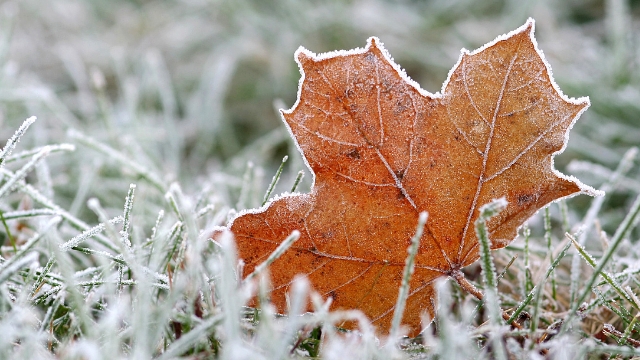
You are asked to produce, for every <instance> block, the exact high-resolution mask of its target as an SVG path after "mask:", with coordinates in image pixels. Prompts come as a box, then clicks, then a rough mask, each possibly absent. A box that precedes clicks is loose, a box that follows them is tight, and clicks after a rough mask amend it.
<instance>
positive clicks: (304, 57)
mask: <svg viewBox="0 0 640 360" xmlns="http://www.w3.org/2000/svg"><path fill="white" fill-rule="evenodd" d="M294 56H295V59H296V61H297V62H298V64H300V66H301V67H302V68H304V67H305V66H307V65H308V64H310V63H312V62H313V61H314V54H313V53H311V52H310V51H309V50H307V49H306V48H305V47H304V46H300V47H299V48H298V50H296V52H295V54H294Z"/></svg>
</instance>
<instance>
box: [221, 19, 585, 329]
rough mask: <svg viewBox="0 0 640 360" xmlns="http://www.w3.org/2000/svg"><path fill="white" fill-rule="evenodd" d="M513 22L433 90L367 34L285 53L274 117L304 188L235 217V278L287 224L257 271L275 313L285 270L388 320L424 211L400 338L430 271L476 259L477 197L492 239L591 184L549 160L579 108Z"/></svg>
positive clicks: (416, 325) (466, 55)
mask: <svg viewBox="0 0 640 360" xmlns="http://www.w3.org/2000/svg"><path fill="white" fill-rule="evenodd" d="M533 29H534V22H533V20H532V19H529V20H528V21H527V23H526V24H524V25H523V26H522V27H520V28H519V29H517V30H515V31H513V32H511V33H509V34H507V35H503V36H501V37H498V38H497V39H496V40H494V41H493V42H491V43H489V44H487V45H485V46H484V47H482V48H480V49H478V50H476V51H474V52H471V53H470V52H468V51H466V50H463V51H462V55H461V57H460V59H459V61H458V63H457V64H456V65H455V66H454V68H453V69H452V70H451V72H450V73H449V78H448V80H447V81H446V82H445V83H444V85H443V87H442V91H441V93H437V94H430V93H428V92H426V91H425V90H422V89H421V88H420V87H419V86H418V85H417V84H416V83H415V82H413V81H412V80H410V79H409V78H408V77H407V76H406V75H405V73H404V71H402V70H401V69H400V67H399V66H398V65H396V64H395V63H394V62H393V60H392V58H391V57H390V55H389V54H388V53H387V51H386V50H385V49H384V48H383V47H382V44H381V43H380V41H379V40H378V39H377V38H375V37H372V38H370V39H369V40H368V43H367V46H366V47H365V48H364V49H356V50H351V51H339V52H332V53H327V54H321V55H316V54H314V53H312V52H310V51H308V50H306V49H304V48H300V49H299V50H298V51H297V52H296V59H297V62H298V64H299V66H300V69H301V73H302V79H301V81H300V87H299V91H298V100H297V102H296V104H295V105H294V106H293V108H292V109H291V110H288V111H283V112H282V114H283V117H284V121H285V123H286V125H287V126H288V128H289V130H290V132H291V134H292V136H293V138H294V140H295V141H296V143H297V144H298V146H299V149H300V152H301V153H302V156H303V158H304V159H305V161H306V163H307V165H308V167H309V169H310V170H311V171H312V173H313V174H315V178H314V184H313V186H312V189H311V193H309V194H285V195H282V196H279V197H277V198H276V199H274V200H273V201H271V202H270V203H268V204H267V205H266V206H264V207H262V208H260V209H257V210H251V211H247V212H242V213H240V214H239V215H238V216H237V217H236V218H235V219H234V220H232V221H231V222H230V224H229V225H228V228H229V229H230V230H231V231H232V232H233V234H234V235H235V238H236V241H237V246H238V251H239V254H240V257H241V258H243V259H244V262H245V264H246V266H245V267H244V271H245V275H246V274H248V273H250V272H252V271H253V270H254V268H255V266H257V265H258V264H260V263H261V262H263V261H264V260H265V259H266V258H267V256H268V255H269V254H270V253H271V252H272V251H274V250H275V249H276V247H277V246H278V245H279V244H280V243H281V242H282V240H283V239H285V238H286V237H287V236H288V235H289V234H290V233H291V232H292V231H293V230H299V231H300V233H301V236H300V239H299V240H298V241H297V242H296V243H295V244H294V245H293V246H292V247H291V248H290V249H289V250H288V251H287V252H285V253H284V254H283V255H282V257H280V258H279V259H278V260H276V261H275V262H274V263H273V264H272V265H271V267H270V273H271V276H272V282H273V292H272V295H271V296H272V298H271V300H272V302H273V303H274V304H275V306H276V307H277V308H278V309H279V310H280V311H282V312H284V311H285V308H286V298H285V294H286V292H287V290H288V287H289V286H290V285H291V284H292V281H293V278H294V276H295V275H296V274H305V275H306V276H307V277H308V278H309V280H310V281H311V283H312V284H313V286H314V288H315V290H316V291H318V292H319V293H320V294H322V295H324V296H327V297H332V298H333V305H332V308H334V309H340V308H344V309H354V308H355V309H360V310H362V311H363V312H364V313H365V314H366V315H367V316H369V318H370V319H371V320H372V322H373V323H374V324H376V325H377V326H378V327H379V328H380V329H381V330H382V331H383V332H384V331H386V330H388V328H389V324H390V322H391V318H392V316H393V310H394V306H395V303H396V298H397V294H398V288H399V285H400V283H401V280H402V272H403V268H404V264H405V257H406V254H407V247H408V246H409V243H410V239H411V237H412V235H413V234H414V233H415V229H416V224H417V221H418V215H419V213H420V212H422V211H426V212H428V214H429V219H428V221H427V224H426V226H425V229H424V234H423V236H422V238H421V242H420V247H419V251H418V254H417V256H416V259H415V272H414V274H413V277H412V278H411V282H410V292H409V296H408V300H407V304H406V309H405V313H404V316H403V324H404V325H406V326H408V328H409V330H410V333H409V335H412V336H413V335H417V334H418V333H419V331H420V329H421V326H420V315H421V313H422V312H424V311H426V312H428V313H429V315H430V316H431V318H433V315H434V311H435V310H434V309H435V308H436V305H435V299H436V294H435V289H434V280H436V279H438V278H440V277H442V276H451V275H453V274H455V273H457V275H459V270H460V269H461V268H463V267H464V266H467V265H469V264H471V263H473V262H475V261H476V260H477V259H478V257H479V255H478V241H477V239H476V234H475V232H474V230H473V229H474V226H473V225H474V221H475V220H476V219H477V217H478V212H479V208H480V206H482V205H483V204H486V203H488V202H490V201H491V200H492V199H496V198H501V197H504V198H505V199H506V200H507V201H508V205H507V207H506V208H505V209H504V210H503V211H502V212H501V213H500V214H498V215H497V216H495V217H493V218H492V219H491V220H489V221H488V224H487V226H488V229H489V235H490V238H491V240H492V248H493V249H497V248H501V247H504V246H506V245H507V244H508V243H509V242H510V241H512V240H513V239H514V238H515V237H516V232H517V229H518V227H519V226H520V225H522V223H523V222H524V221H525V220H526V219H528V218H529V217H530V216H531V215H533V214H534V213H535V212H536V211H538V210H539V209H540V208H542V207H544V206H545V205H547V204H549V203H550V202H552V201H554V200H557V199H560V198H564V197H567V196H570V195H573V194H577V193H587V194H591V195H595V194H597V191H595V190H593V189H592V188H590V187H588V186H586V185H583V184H581V183H580V182H579V181H578V180H577V179H575V178H573V177H567V176H564V175H562V174H560V173H559V172H558V171H556V170H555V169H554V168H553V156H554V155H555V154H557V153H559V152H561V151H562V150H563V149H564V147H565V145H566V141H567V135H568V131H569V129H570V128H571V126H572V125H573V123H574V122H575V120H576V119H577V118H578V116H579V115H580V114H581V113H582V112H583V111H584V110H585V109H586V108H587V107H588V106H589V101H588V99H587V98H580V99H570V98H568V97H566V96H564V95H563V94H562V93H561V91H560V90H559V88H558V87H557V86H556V85H555V83H554V81H553V80H552V78H551V71H550V68H549V66H548V64H547V63H546V62H545V60H544V58H543V57H542V53H541V52H540V51H539V50H538V49H537V45H536V42H535V39H534V37H533Z"/></svg>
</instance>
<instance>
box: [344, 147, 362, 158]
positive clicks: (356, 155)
mask: <svg viewBox="0 0 640 360" xmlns="http://www.w3.org/2000/svg"><path fill="white" fill-rule="evenodd" d="M347 156H348V157H350V158H352V159H360V152H359V151H358V149H353V150H351V151H349V152H348V153H347Z"/></svg>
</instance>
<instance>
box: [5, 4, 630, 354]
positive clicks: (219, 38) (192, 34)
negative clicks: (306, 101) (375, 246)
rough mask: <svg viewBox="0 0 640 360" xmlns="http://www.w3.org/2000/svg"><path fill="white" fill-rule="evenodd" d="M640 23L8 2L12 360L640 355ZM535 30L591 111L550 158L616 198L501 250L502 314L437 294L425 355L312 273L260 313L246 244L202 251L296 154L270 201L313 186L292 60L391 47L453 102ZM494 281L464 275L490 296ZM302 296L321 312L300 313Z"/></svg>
mask: <svg viewBox="0 0 640 360" xmlns="http://www.w3.org/2000/svg"><path fill="white" fill-rule="evenodd" d="M639 13H640V7H638V6H637V4H636V2H631V1H624V0H609V1H605V2H602V1H594V0H588V1H577V0H570V1H563V2H551V1H547V2H526V3H524V2H520V1H482V2H480V1H471V0H468V1H466V0H458V1H444V0H443V1H432V2H421V1H414V2H395V1H382V0H368V1H365V0H362V1H296V0H284V1H262V0H253V1H248V0H236V1H215V0H213V1H205V0H181V1H179V0H167V1H142V0H139V1H120V0H117V1H82V0H56V1H41V0H22V1H5V2H3V3H2V4H0V124H2V126H1V127H0V135H1V137H0V138H2V139H9V140H8V142H7V144H6V146H4V148H3V149H2V151H1V152H0V158H1V159H2V162H1V167H0V176H1V179H0V215H1V216H0V220H1V221H0V222H1V224H2V226H0V237H1V238H2V248H1V254H0V255H1V257H0V334H1V335H0V358H11V359H20V358H24V359H33V358H42V359H47V358H65V359H67V358H69V359H74V358H77V359H101V358H109V359H115V358H137V359H144V358H162V359H169V358H176V357H191V358H209V357H211V358H215V357H224V358H229V359H240V358H248V359H258V358H266V359H276V358H278V359H280V358H286V357H293V358H305V357H314V356H321V357H323V358H340V359H344V358H409V357H417V358H423V357H424V358H431V357H439V358H442V359H453V358H476V357H478V358H480V357H484V358H512V357H514V358H543V357H550V358H558V359H562V358H586V357H589V356H591V357H596V358H598V357H599V356H606V355H611V356H616V355H618V354H619V355H621V356H640V350H637V347H638V346H640V336H638V330H640V329H639V325H638V320H637V319H638V314H639V312H640V301H639V300H638V297H640V295H639V293H640V291H639V290H640V286H639V283H638V281H639V277H638V274H639V272H640V246H638V244H637V243H638V240H639V239H640V231H638V229H637V228H636V226H635V225H636V223H637V219H638V217H639V213H640V203H639V202H638V201H637V200H634V199H636V198H637V196H638V193H640V181H639V180H638V179H639V174H640V167H639V166H638V165H637V164H636V163H635V162H634V161H635V159H636V155H637V150H636V149H634V148H633V146H637V145H639V144H640V140H639V139H640V90H639V89H640V71H639V68H638V67H639V66H640V64H639V63H638V59H639V58H640V36H638V35H640V34H639V32H638V30H637V29H638V26H640V20H639V19H638V14H639ZM529 16H531V17H534V18H535V19H536V21H537V24H536V28H537V31H536V38H537V39H538V42H539V45H540V48H541V49H543V51H544V52H545V55H546V57H547V60H548V61H549V62H550V63H551V66H552V67H553V69H554V77H555V79H556V81H557V82H558V83H559V85H560V87H561V88H562V89H563V90H564V92H565V93H566V94H567V95H569V96H574V97H577V96H590V98H591V103H592V106H591V109H589V110H588V111H587V112H586V113H585V114H583V115H582V117H581V119H580V120H579V121H578V122H577V123H576V125H575V127H574V128H573V130H572V133H571V138H570V141H569V146H568V148H567V150H566V151H565V153H563V154H562V155H561V156H558V157H557V159H556V166H557V167H558V168H559V169H561V170H563V172H565V173H569V174H574V175H577V176H579V177H580V178H581V180H583V181H584V182H585V183H587V184H590V185H592V186H594V187H596V188H599V189H603V190H605V191H606V192H607V195H606V196H605V197H600V198H595V199H592V198H588V197H576V198H573V199H570V200H568V201H567V202H562V203H558V204H554V205H552V206H551V207H550V208H549V210H546V211H541V212H540V213H538V214H537V215H536V216H535V217H534V218H532V219H531V220H530V221H529V224H528V227H526V228H524V229H523V230H522V231H521V236H520V237H519V239H517V240H516V241H515V242H514V243H512V246H510V247H508V248H507V249H503V250H499V251H496V252H493V253H492V257H493V259H492V260H493V262H494V265H495V269H496V271H497V275H498V276H497V278H498V280H497V281H498V283H497V289H498V292H497V297H491V296H488V297H487V298H488V299H492V298H493V299H494V301H492V302H490V303H488V304H486V305H487V306H481V305H480V304H479V303H478V301H477V300H475V298H474V297H472V296H471V295H469V294H467V293H464V292H462V291H461V290H460V289H459V288H458V287H457V286H456V285H455V283H454V282H451V281H449V282H444V283H442V284H441V285H440V289H441V291H440V299H439V302H440V312H439V315H438V318H437V319H436V321H435V322H434V323H432V324H431V326H430V327H429V328H427V329H426V330H425V332H424V333H423V335H422V336H421V337H418V338H416V339H406V338H405V339H403V338H400V339H396V338H392V339H387V338H376V337H375V336H374V332H373V330H372V329H371V328H370V326H369V324H368V322H367V320H366V319H365V318H363V317H362V315H361V314H360V313H359V312H357V311H349V312H333V311H331V308H330V307H329V308H328V309H327V304H325V303H324V300H323V299H320V298H318V297H317V296H316V295H314V293H313V289H312V287H310V286H309V284H307V283H306V282H305V281H304V280H302V279H301V280H300V281H298V282H296V283H295V286H293V289H292V293H291V299H290V312H289V314H288V316H284V317H283V316H280V315H276V314H274V310H273V309H272V308H271V307H270V306H268V305H265V306H263V307H261V308H259V309H252V308H247V307H245V306H243V305H244V304H245V303H246V301H247V298H248V296H250V295H251V294H255V293H257V294H258V295H259V296H260V297H262V298H266V297H267V296H268V294H267V292H268V278H267V277H265V276H256V277H255V279H254V280H255V281H248V282H243V281H242V279H238V278H237V276H236V274H237V271H236V270H237V269H236V264H237V261H236V255H235V252H234V247H233V242H232V241H231V240H230V239H221V241H220V242H219V243H218V244H214V243H212V242H210V241H207V240H206V238H207V236H208V234H209V233H210V231H209V229H211V227H213V226H214V225H220V224H224V223H225V222H226V219H227V218H228V216H229V215H230V214H231V213H232V212H234V211H238V210H241V209H245V208H250V207H255V206H259V205H260V204H261V203H262V201H263V197H264V195H265V192H266V191H267V188H268V187H269V181H270V179H271V177H272V175H273V174H274V173H275V172H276V171H277V168H278V166H279V165H280V160H281V159H282V158H283V157H284V156H285V155H288V156H289V160H288V161H287V163H286V165H285V166H284V171H283V173H282V176H281V179H280V181H279V183H278V185H277V186H276V188H275V190H274V192H273V194H277V193H279V192H282V191H287V190H290V189H291V187H292V186H293V184H294V182H295V181H296V178H297V176H298V173H299V171H301V170H305V171H306V169H305V168H304V165H303V162H302V160H301V158H300V156H299V154H298V153H297V152H296V150H295V146H293V144H292V142H291V140H290V138H289V136H288V134H287V132H286V130H285V128H284V126H282V123H281V121H280V119H279V114H278V113H277V111H276V110H277V109H278V108H288V107H289V106H291V105H292V104H293V102H294V100H295V95H296V89H297V83H298V78H299V72H298V69H297V66H296V64H295V62H294V61H293V53H294V51H295V50H296V49H297V47H298V46H300V45H304V46H305V47H307V48H308V49H310V50H312V51H314V52H323V51H330V50H335V49H350V48H354V47H357V46H364V44H365V40H366V39H367V38H368V37H369V36H371V35H376V36H378V37H379V38H380V39H381V40H382V41H384V42H385V46H386V47H387V48H388V49H389V51H390V52H391V53H392V54H394V56H396V59H395V60H396V62H398V63H399V64H400V65H401V66H403V67H404V68H406V70H407V73H408V74H409V75H410V76H411V77H412V78H413V79H414V80H416V81H417V82H418V83H420V84H421V85H422V87H423V88H425V89H427V90H429V91H431V92H435V91H437V90H439V89H440V87H441V83H442V81H444V79H445V78H446V74H447V71H448V70H449V68H450V67H451V65H452V64H454V63H455V61H456V59H457V57H458V54H459V50H460V48H462V47H465V48H468V49H474V48H476V47H478V46H480V45H482V44H484V43H486V42H487V41H490V40H492V39H493V38H494V37H495V36H496V35H498V34H502V33H505V32H507V31H509V30H512V29H515V28H516V27H518V26H519V25H522V24H523V23H524V21H525V20H526V18H527V17H529ZM31 116H37V118H38V119H37V120H35V122H34V121H33V119H32V118H31ZM28 118H29V119H30V120H28V121H26V122H24V119H28ZM14 134H16V137H13V138H12V136H13V135H14ZM17 140H20V142H19V143H17ZM3 142H4V140H3ZM132 184H133V185H132ZM309 185H310V176H309V174H308V172H307V174H306V176H305V177H304V178H303V180H302V182H301V184H300V185H299V187H298V189H299V190H300V191H308V189H309ZM479 225H481V224H479ZM565 233H568V234H569V235H568V236H565ZM571 239H573V240H575V242H576V243H578V244H581V245H584V248H583V247H580V246H573V245H570V244H571V242H572V240H571ZM577 249H579V251H578V250H577ZM516 255H517V257H516V258H515V259H514V257H515V256H516ZM490 260H491V259H489V258H485V259H483V260H482V262H483V263H487V261H490ZM512 260H513V261H512ZM511 261H512V262H511ZM489 268H491V267H489ZM594 268H595V272H594ZM480 269H481V266H480V264H476V265H473V266H471V267H469V268H468V269H466V274H467V276H468V278H469V279H470V280H471V281H472V282H474V283H475V284H476V285H478V286H480V287H481V286H482V284H483V275H487V274H484V273H482V272H481V270H480ZM593 274H595V275H593ZM485 277H487V276H485ZM489 277H490V276H489ZM308 297H311V299H312V301H313V303H314V304H315V306H316V311H315V312H314V313H313V314H303V315H300V314H301V313H302V312H303V305H302V304H303V303H304V302H305V301H306V299H307V298H308ZM497 306H500V307H501V308H502V309H504V310H507V311H508V313H509V314H513V312H514V311H516V312H521V314H523V315H522V316H519V317H518V319H519V320H520V324H521V329H514V328H511V327H509V326H506V325H504V324H503V323H502V322H501V319H500V317H499V316H495V315H496V314H495V311H496V309H497ZM485 309H486V311H485ZM514 317H515V316H514ZM344 319H353V320H355V321H357V322H358V323H359V324H360V331H356V332H349V333H345V332H343V331H341V330H339V329H338V328H337V327H335V326H334V325H339V324H340V322H341V321H342V320H344Z"/></svg>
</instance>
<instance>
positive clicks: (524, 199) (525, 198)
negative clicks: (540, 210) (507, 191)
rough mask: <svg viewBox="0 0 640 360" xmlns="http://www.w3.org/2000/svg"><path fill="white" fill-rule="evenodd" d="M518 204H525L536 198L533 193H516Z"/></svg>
mask: <svg viewBox="0 0 640 360" xmlns="http://www.w3.org/2000/svg"><path fill="white" fill-rule="evenodd" d="M517 199H518V206H523V205H526V204H528V203H530V202H532V201H534V200H535V199H536V196H535V195H534V194H520V195H518V198H517Z"/></svg>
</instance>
